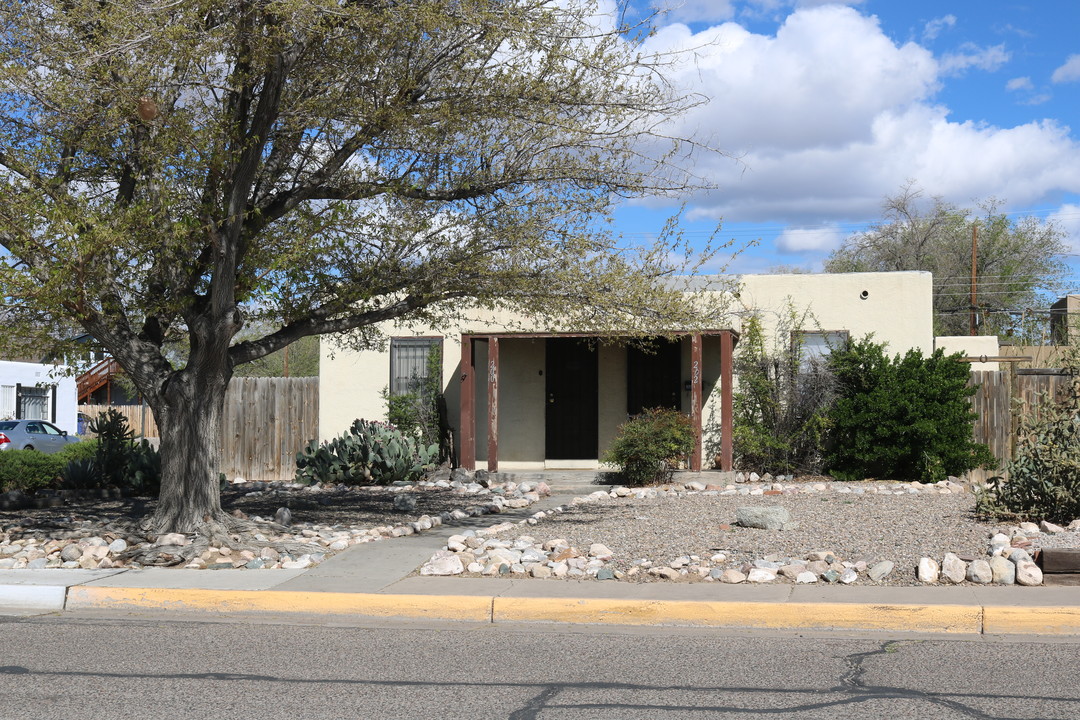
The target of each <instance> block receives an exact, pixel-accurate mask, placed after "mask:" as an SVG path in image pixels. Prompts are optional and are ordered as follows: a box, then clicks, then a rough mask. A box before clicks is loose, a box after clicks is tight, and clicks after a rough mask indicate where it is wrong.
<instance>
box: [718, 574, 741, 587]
mask: <svg viewBox="0 0 1080 720" xmlns="http://www.w3.org/2000/svg"><path fill="white" fill-rule="evenodd" d="M720 582H723V583H730V584H732V585H737V584H739V583H742V582H746V575H744V574H743V573H741V572H739V571H738V570H725V571H724V573H723V574H722V575H721V576H720Z"/></svg>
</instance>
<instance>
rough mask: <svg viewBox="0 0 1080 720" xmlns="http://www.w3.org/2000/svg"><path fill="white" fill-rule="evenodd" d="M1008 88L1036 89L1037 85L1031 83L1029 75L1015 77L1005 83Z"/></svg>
mask: <svg viewBox="0 0 1080 720" xmlns="http://www.w3.org/2000/svg"><path fill="white" fill-rule="evenodd" d="M1005 89H1006V90H1034V89H1035V86H1034V85H1033V84H1032V83H1031V78H1029V77H1018V78H1013V79H1012V80H1010V81H1009V82H1007V83H1005Z"/></svg>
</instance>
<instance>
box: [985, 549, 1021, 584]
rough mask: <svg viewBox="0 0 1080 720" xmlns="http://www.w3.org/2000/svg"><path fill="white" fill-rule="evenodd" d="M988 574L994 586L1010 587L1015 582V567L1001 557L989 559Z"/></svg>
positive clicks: (996, 556)
mask: <svg viewBox="0 0 1080 720" xmlns="http://www.w3.org/2000/svg"><path fill="white" fill-rule="evenodd" d="M990 572H991V573H992V574H993V581H994V584H995V585H1012V584H1013V583H1015V582H1016V566H1015V565H1013V564H1012V563H1011V562H1010V561H1009V560H1008V559H1007V558H1005V557H1003V556H1001V555H995V556H994V557H992V558H990Z"/></svg>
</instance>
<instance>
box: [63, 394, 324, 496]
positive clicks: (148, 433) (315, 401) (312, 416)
mask: <svg viewBox="0 0 1080 720" xmlns="http://www.w3.org/2000/svg"><path fill="white" fill-rule="evenodd" d="M111 407H112V409H114V410H117V411H118V412H120V413H122V414H123V415H124V416H125V417H126V418H127V419H128V422H129V423H130V425H131V427H132V428H133V429H134V430H135V433H136V434H137V435H142V436H144V437H157V436H158V429H157V425H156V424H155V423H154V418H153V415H152V414H151V413H150V409H149V408H146V410H145V413H144V411H143V408H142V406H140V405H113V406H111ZM108 409H109V406H107V405H80V406H79V411H80V412H84V413H86V414H87V415H90V416H91V417H97V414H98V413H99V412H104V411H106V410H108ZM144 420H145V422H144ZM221 427H222V432H221V472H223V473H225V476H226V477H227V478H229V479H230V480H231V479H233V478H235V477H242V478H245V479H246V480H264V481H269V480H289V479H291V478H292V477H293V475H294V473H295V471H296V453H297V452H299V451H300V450H301V449H303V448H304V446H305V445H307V444H308V442H309V441H311V440H314V439H316V438H318V437H319V379H318V378H314V377H308V378H233V380H232V382H230V383H229V390H228V392H227V393H226V394H225V412H224V415H223V417H222V422H221Z"/></svg>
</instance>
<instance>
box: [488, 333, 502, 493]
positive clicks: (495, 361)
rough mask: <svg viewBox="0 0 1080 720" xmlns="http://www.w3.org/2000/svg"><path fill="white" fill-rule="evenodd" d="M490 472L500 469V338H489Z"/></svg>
mask: <svg viewBox="0 0 1080 720" xmlns="http://www.w3.org/2000/svg"><path fill="white" fill-rule="evenodd" d="M487 382H488V472H498V471H499V338H497V337H493V338H488V372H487Z"/></svg>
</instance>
